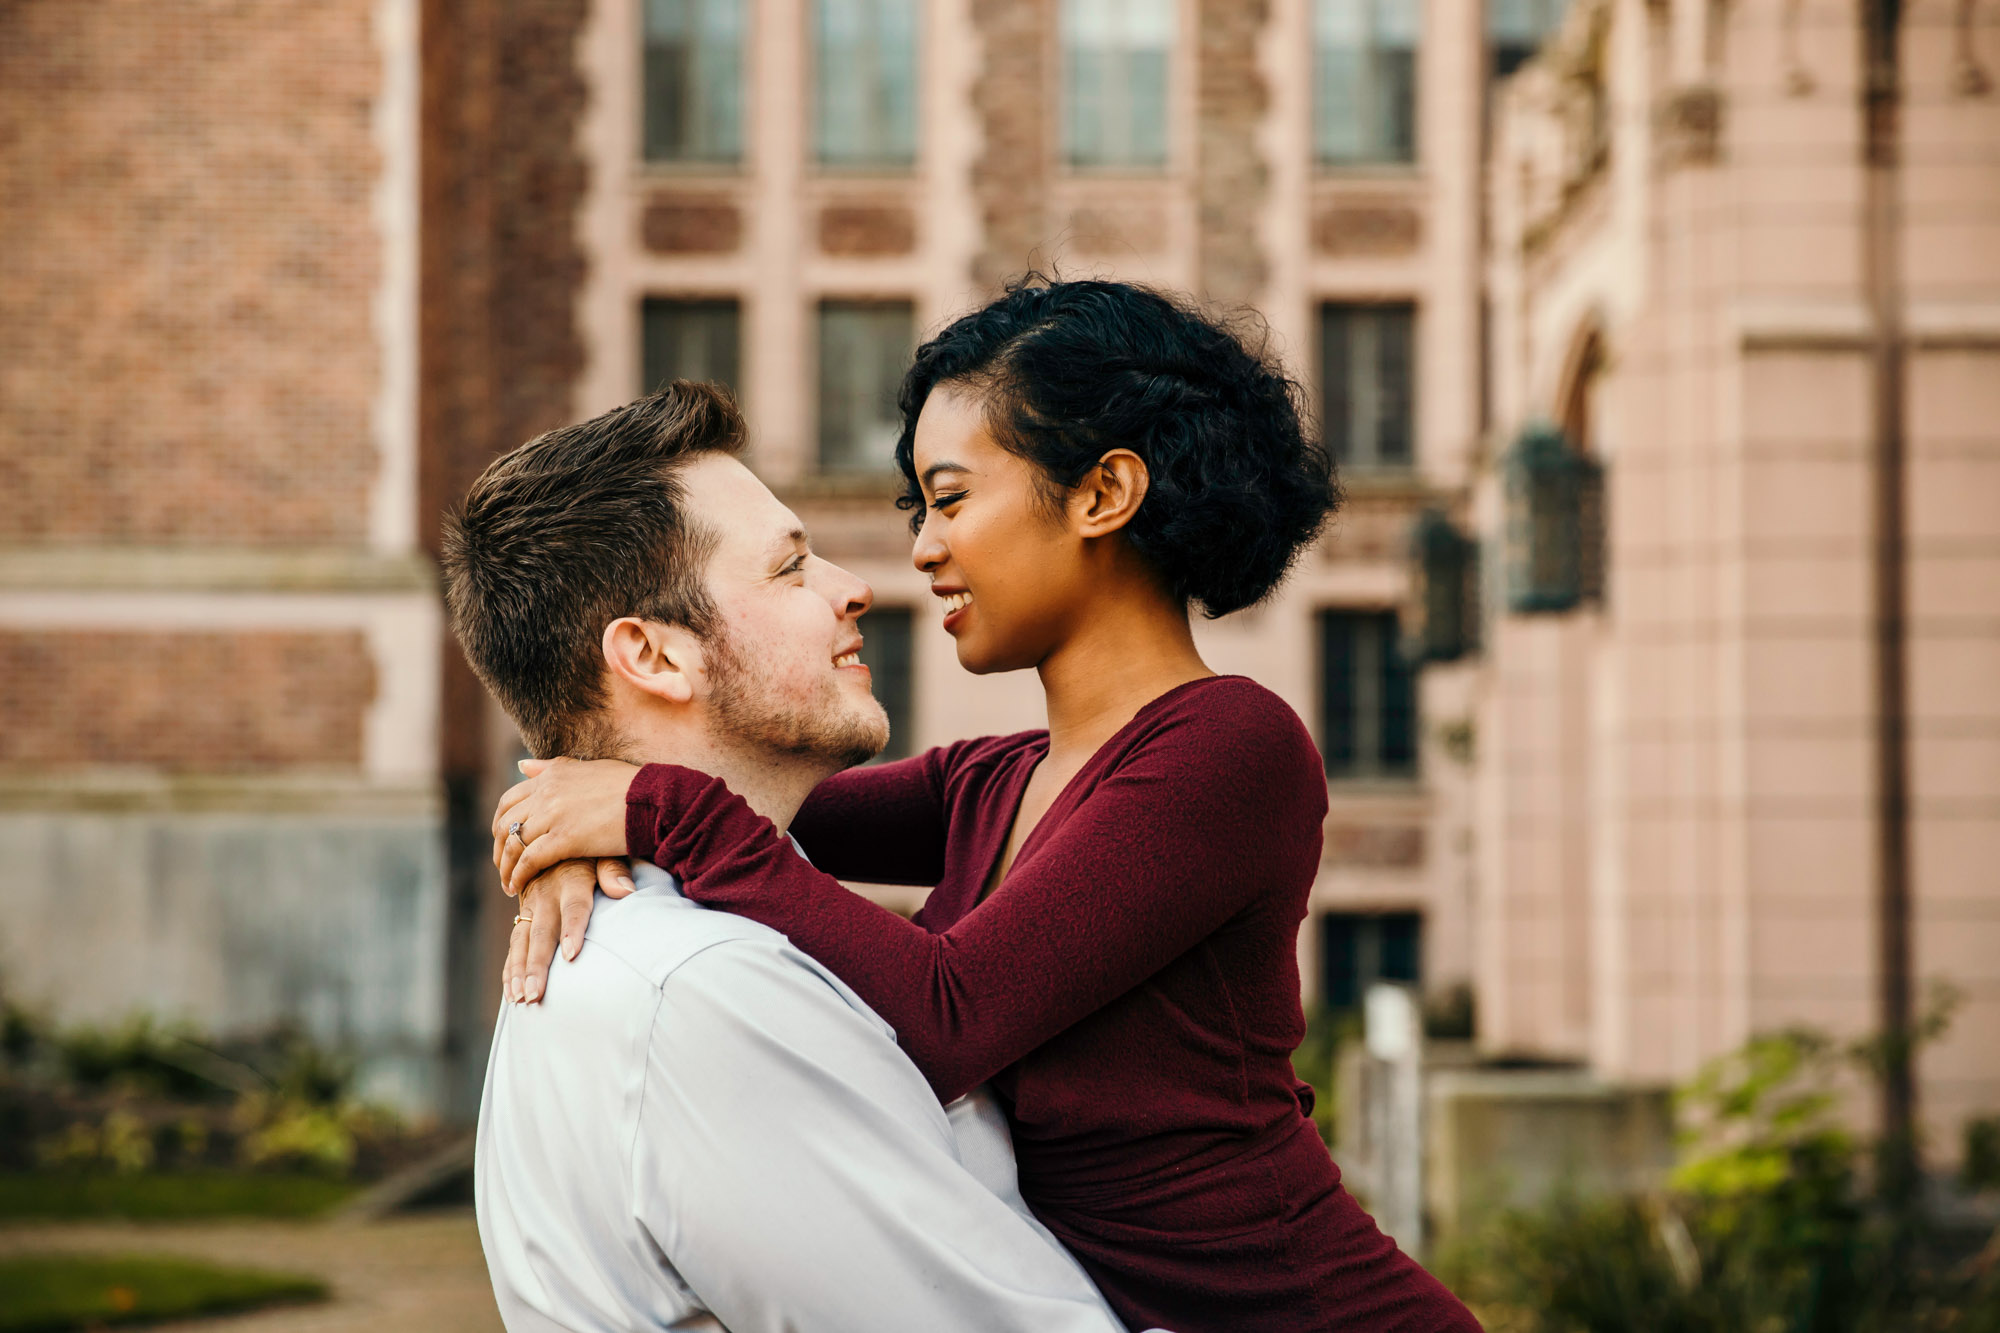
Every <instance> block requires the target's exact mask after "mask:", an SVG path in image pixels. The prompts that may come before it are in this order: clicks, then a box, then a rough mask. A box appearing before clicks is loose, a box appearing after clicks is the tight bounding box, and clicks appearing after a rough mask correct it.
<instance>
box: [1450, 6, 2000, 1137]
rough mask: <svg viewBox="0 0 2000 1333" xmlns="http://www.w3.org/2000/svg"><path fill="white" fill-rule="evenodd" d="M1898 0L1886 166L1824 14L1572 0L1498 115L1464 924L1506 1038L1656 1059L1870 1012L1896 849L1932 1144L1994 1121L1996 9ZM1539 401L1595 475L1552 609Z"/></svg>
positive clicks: (1858, 39)
mask: <svg viewBox="0 0 2000 1333" xmlns="http://www.w3.org/2000/svg"><path fill="white" fill-rule="evenodd" d="M1902 9H1903V11H1904V12H1903V15H1902V19H1901V25H1900V33H1899V46H1900V50H1899V52H1898V53H1897V56H1898V58H1897V59H1896V60H1895V61H1894V63H1893V66H1892V67H1893V68H1894V69H1895V70H1896V71H1897V78H1896V80H1895V83H1894V84H1893V85H1890V84H1887V83H1886V82H1885V83H1881V84H1878V85H1876V86H1877V87H1879V88H1885V89H1886V88H1891V87H1893V90H1894V92H1895V94H1896V99H1897V101H1898V102H1899V103H1900V106H1899V107H1898V108H1897V114H1895V115H1893V116H1890V117H1885V118H1884V119H1883V120H1882V121H1880V122H1877V123H1880V124H1882V125H1883V126H1884V128H1885V130H1886V131H1887V132H1886V133H1885V134H1884V136H1883V138H1882V139H1881V140H1880V141H1877V142H1876V143H1875V146H1874V147H1873V148H1872V150H1871V140H1870V139H1869V137H1868V133H1869V126H1870V124H1871V118H1870V116H1869V115H1868V114H1866V98H1865V94H1866V92H1867V90H1868V87H1869V84H1868V81H1867V80H1866V78H1865V77H1864V74H1865V71H1866V69H1867V66H1866V64H1865V62H1864V57H1865V50H1866V47H1865V42H1864V34H1863V28H1862V25H1861V21H1860V19H1861V15H1862V13H1863V10H1864V7H1863V6H1858V5H1852V4H1845V3H1835V2H1834V0H1824V2H1822V0H1804V3H1795V4H1784V5H1781V4H1776V3H1772V4H1735V5H1712V4H1706V3H1699V2H1691V3H1640V2H1639V0H1629V2H1628V0H1578V3H1577V4H1576V5H1575V6H1573V8H1572V11H1571V13H1570V16H1569V21H1568V23H1567V25H1566V26H1565V27H1564V29H1563V30H1562V31H1561V33H1560V35H1559V36H1558V37H1556V38H1555V39H1554V40H1553V41H1552V42H1551V43H1550V45H1549V46H1547V47H1546V48H1544V51H1543V54H1542V57H1541V58H1540V59H1539V60H1538V61H1537V62H1536V63H1535V64H1534V65H1532V66H1530V67H1529V68H1528V70H1526V71H1525V72H1523V73H1522V74H1521V75H1520V76H1519V77H1518V78H1516V79H1515V80H1514V81H1513V82H1512V83H1511V85H1510V86H1509V87H1508V88H1507V89H1506V91H1505V92H1504V94H1503V95H1502V97H1501V109H1500V112H1499V114H1498V116H1497V120H1496V128H1495V137H1494V141H1493V158H1492V163H1491V167H1490V177H1489V183H1490V187H1491V191H1492V195H1491V198H1492V207H1491V227H1492V236H1493V246H1492V253H1491V263H1492V267H1491V273H1490V287H1491V291H1492V293H1493V298H1494V312H1495V313H1494V321H1493V329H1494V337H1493V384H1494V399H1495V418H1496V422H1497V423H1498V425H1499V426H1500V427H1501V429H1500V430H1498V431H1497V432H1496V434H1495V436H1494V437H1493V447H1492V450H1491V452H1489V454H1488V455H1487V456H1486V457H1485V459H1484V460H1483V463H1482V466H1481V468H1480V470H1479V472H1478V480H1477V484H1476V487H1475V489H1474V493H1473V495H1472V496H1471V497H1470V504H1469V516H1470V519H1471V522H1472V523H1473V525H1474V526H1475V527H1476V529H1477V531H1478V532H1479V533H1480V535H1481V536H1482V538H1483V540H1484V543H1485V547H1486V549H1487V550H1489V551H1492V552H1495V553H1500V554H1498V556H1497V558H1496V559H1495V560H1493V561H1491V562H1489V563H1490V564H1491V565H1492V566H1493V568H1492V569H1491V571H1490V572H1491V573H1492V574H1493V575H1494V576H1495V577H1494V578H1493V580H1492V581H1491V583H1490V593H1489V598H1488V601H1489V605H1490V606H1491V607H1492V617H1493V618H1492V622H1491V625H1490V633H1489V635H1488V640H1489V651H1488V654H1487V656H1486V659H1485V661H1484V662H1483V663H1482V666H1481V668H1480V680H1479V683H1478V687H1477V697H1478V705H1477V716H1478V722H1479V737H1480V743H1479V757H1478V780H1477V781H1478V805H1479V817H1478V820H1477V829H1478V844H1479V848H1480V851H1479V858H1478V859H1479V868H1478V878H1479V894H1478V904H1479V907H1478V913H1477V915H1476V917H1475V919H1474V923H1473V937H1474V939H1475V940H1476V942H1477V943H1476V948H1475V957H1476V963H1475V974H1476V976H1477V989H1478V994H1479V998H1480V1005H1481V1007H1480V1020H1481V1034H1480V1035H1481V1040H1482V1043H1483V1044H1484V1045H1485V1046H1487V1047H1488V1049H1490V1050H1494V1051H1520V1052H1527V1053H1534V1054H1544V1055H1560V1056H1567V1057H1570V1058H1574V1059H1579V1060H1584V1061H1587V1062H1588V1063H1589V1064H1590V1065H1591V1067H1592V1068H1594V1069H1595V1070H1597V1071H1598V1072H1600V1073H1601V1074H1604V1075H1606V1076H1608V1077H1611V1078H1614V1079H1619V1080H1627V1081H1638V1082H1644V1083H1659V1082H1666V1081H1669V1080H1679V1079H1682V1078H1685V1077H1686V1076H1687V1075H1688V1074H1689V1073H1691V1072H1692V1071H1693V1069H1694V1068H1695V1067H1696V1066H1697V1065H1698V1064H1699V1063H1700V1062H1701V1061H1703V1060H1706V1059H1708V1058H1711V1057H1713V1056H1715V1055H1717V1054H1720V1053H1722V1052H1724V1051H1726V1050H1729V1049H1732V1048H1733V1047H1735V1046H1736V1045H1738V1044H1740V1043H1741V1042H1742V1041H1743V1040H1744V1039H1745V1038H1746V1037H1748V1036H1749V1035H1751V1034H1752V1033H1756V1032H1762V1031H1770V1030H1774V1029H1777V1028H1781V1027H1786V1026H1789V1025H1793V1024H1809V1025H1812V1026H1815V1027H1818V1028H1821V1029H1823V1030H1826V1031H1829V1032H1832V1033H1835V1034H1837V1035H1841V1036H1860V1035H1864V1034H1869V1033H1873V1032H1877V1031H1880V1030H1882V1028H1883V1026H1884V1008H1883V1004H1884V985H1883V983H1884V977H1885V968H1894V967H1895V966H1897V965H1896V964H1894V963H1892V962H1889V961H1886V955H1885V951H1884V946H1883V942H1884V939H1885V926H1884V916H1883V911H1882V902H1883V899H1882V893H1883V886H1884V882H1885V877H1886V876H1895V875H1896V874H1897V872H1896V869H1895V866H1894V860H1895V858H1896V857H1897V855H1898V853H1897V852H1896V851H1895V847H1896V845H1897V843H1898V842H1900V843H1901V844H1902V846H1903V847H1904V848H1905V849H1906V850H1905V852H1904V853H1902V855H1903V856H1904V858H1905V859H1904V861H1903V869H1902V871H1901V877H1902V879H1903V880H1904V881H1905V882H1906V883H1907V886H1908V897H1909V906H1908V909H1907V916H1906V919H1907V921H1908V923H1909V930H1910V936H1911V941H1910V945H1909V947H1908V950H1907V953H1906V959H1907V962H1906V966H1907V968H1908V971H1909V975H1910V978H1911V986H1910V990H1912V991H1914V992H1916V994H1917V996H1918V1003H1919V1005H1921V1003H1922V990H1923V988H1925V987H1926V986H1927V985H1929V984H1930V983H1932V982H1944V983H1947V984H1949V985H1950V986H1951V987H1953V988H1955V989H1956V991H1957V992H1958V993H1959V996H1960V1001H1961V1003H1960V1007H1959V1009H1958V1010H1957V1012H1956V1014H1955V1017H1954V1021H1953V1023H1952V1026H1951V1028H1950V1030H1949V1032H1948V1033H1947V1034H1946V1036H1945V1037H1944V1038H1943V1039H1942V1040H1941V1041H1939V1042H1938V1043H1937V1044H1936V1045H1935V1046H1932V1047H1930V1048H1928V1049H1926V1050H1925V1051H1924V1052H1923V1053H1922V1056H1921V1059H1920V1061H1919V1066H1918V1068H1919V1078H1918V1080H1917V1088H1916V1093H1917V1103H1918V1106H1919V1108H1920V1109H1921V1111H1922V1113H1923V1119H1924V1123H1925V1125H1926V1127H1927V1128H1928V1130H1929V1133H1930V1141H1931V1148H1932V1150H1933V1151H1935V1152H1936V1153H1938V1154H1939V1156H1940V1157H1942V1158H1945V1159H1949V1158H1950V1157H1952V1156H1953V1155H1954V1154H1955V1153H1956V1151H1957V1149H1958V1146H1959V1138H1958V1126H1959V1124H1960V1123H1961V1122H1962V1121H1963V1119H1964V1118H1965V1117H1966V1116H1968V1115H1971V1114H1975V1113H1983V1114H1988V1115H1990V1114H1992V1113H1993V1111H1994V1109H1995V1107H1996V1106H2000V880H1996V878H1995V875H1994V870H1993V867H1994V865H1995V863H1996V856H2000V388H1996V386H2000V157H1996V156H1995V151H1996V146H2000V102H1996V99H1995V97H1994V95H1993V82H1992V70H1993V62H1994V61H1995V60H2000V14H1996V13H1995V12H1994V11H1993V10H1992V8H1991V7H1990V6H1983V5H1978V6H1976V5H1948V4H1942V3H1937V4H1924V3H1917V4H1908V5H1904V6H1902ZM1885 170H1886V171H1887V174H1886V175H1883V176H1878V177H1877V180H1876V184H1877V185H1878V186H1881V187H1882V193H1881V194H1880V195H1879V196H1876V195H1871V181H1870V176H1871V173H1876V172H1881V171H1885ZM1885 373H1888V374H1892V375H1893V376H1894V380H1893V381H1892V385H1893V386H1894V387H1892V388H1891V389H1890V392H1891V393H1894V394H1896V395H1899V397H1900V403H1898V402H1896V401H1895V400H1894V399H1893V398H1892V399H1890V400H1889V401H1888V402H1887V403H1886V404H1885V400H1884V397H1883V394H1884V389H1883V380H1882V378H1881V377H1882V376H1883V375H1884V374H1885ZM1538 422H1539V423H1546V424H1548V425H1552V426H1554V427H1557V428H1559V429H1560V430H1561V432H1562V435H1563V437H1564V438H1565V442H1566V444H1567V445H1568V447H1569V448H1570V449H1571V450H1573V451H1574V452H1575V453H1576V454H1577V455H1578V456H1579V457H1581V458H1584V459H1587V460H1588V462H1589V464H1590V466H1591V467H1592V468H1593V469H1594V470H1596V471H1597V473H1598V475H1599V476H1601V482H1599V485H1600V486H1601V503H1600V504H1598V505H1596V506H1595V508H1596V516H1595V517H1594V518H1593V515H1591V514H1590V513H1589V512H1585V513H1584V514H1583V515H1582V517H1583V520H1584V523H1583V527H1584V529H1585V530H1584V531H1582V532H1581V533H1580V538H1581V542H1582V544H1583V546H1584V547H1585V548H1590V547H1593V546H1594V547H1595V548H1596V551H1595V552H1593V551H1591V550H1589V549H1586V550H1585V552H1584V555H1585V561H1584V563H1585V564H1586V565H1596V566H1598V568H1597V570H1596V572H1595V573H1594V575H1591V576H1590V577H1587V578H1585V579H1584V580H1583V583H1582V586H1581V587H1579V588H1576V589H1574V590H1573V591H1574V592H1575V593H1576V594H1577V595H1576V596H1574V597H1572V598H1570V599H1568V600H1569V601H1570V605H1569V606H1568V607H1567V608H1566V609H1562V610H1560V611H1557V610H1556V609H1555V608H1553V607H1551V606H1548V605H1546V604H1545V605H1542V606H1539V607H1530V608H1526V609H1523V608H1522V606H1521V602H1522V600H1523V596H1522V595H1523V594H1524V593H1526V592H1531V591H1532V589H1529V588H1527V587H1525V586H1524V579H1526V580H1527V581H1532V579H1531V578H1530V577H1529V571H1527V570H1526V569H1525V563H1526V562H1527V561H1528V560H1529V559H1530V557H1529V555H1528V551H1527V548H1528V545H1529V544H1530V543H1531V542H1532V541H1533V540H1534V533H1533V532H1532V531H1531V530H1530V529H1532V527H1533V520H1532V519H1531V518H1529V517H1527V516H1525V515H1524V514H1523V512H1522V508H1521V505H1520V503H1519V497H1520V493H1521V492H1520V487H1521V486H1522V484H1523V480H1524V479H1523V478H1520V477H1517V476H1516V475H1515V473H1516V470H1517V469H1518V466H1519V455H1518V454H1517V453H1516V452H1515V450H1516V446H1515V445H1514V444H1513V441H1514V440H1515V438H1516V437H1517V435H1518V434H1519V433H1520V432H1522V431H1523V430H1525V429H1527V428H1530V427H1532V426H1534V425H1535V424H1536V423H1538ZM1885 442H1886V445H1888V446H1890V447H1892V448H1893V451H1894V458H1893V459H1891V458H1890V457H1888V456H1885V452H1884V450H1885ZM1510 487H1512V488H1514V490H1513V493H1512V496H1511V498H1510ZM1899 491H1900V501H1899V500H1898V492H1899ZM1885 506H1886V510H1887V512H1886V513H1885ZM1586 508H1588V507H1586ZM1898 528H1900V533H1898V532H1897V529H1898ZM1510 580H1511V582H1510ZM1885 580H1886V582H1887V588H1886V589H1885ZM1896 600H1900V602H1901V606H1900V609H1899V608H1898V607H1897V606H1896V605H1895V601H1896ZM1885 634H1886V635H1888V640H1887V642H1888V643H1889V645H1890V646H1891V647H1893V649H1894V652H1895V656H1896V659H1897V660H1899V661H1900V663H1901V667H1900V671H1901V674H1902V677H1903V683H1902V686H1901V688H1900V689H1896V688H1895V687H1894V684H1893V681H1894V677H1895V675H1896V673H1897V670H1898V669H1897V668H1896V667H1895V666H1894V665H1891V666H1889V667H1887V668H1886V678H1885V660H1884V652H1885V647H1884V644H1885V639H1884V635H1885ZM1885 691H1886V696H1885ZM1892 710H1900V713H1901V716H1902V720H1901V721H1900V722H1897V721H1896V713H1895V711H1892ZM1885 716H1887V718H1888V722H1889V726H1888V727H1887V728H1886V729H1885ZM1897 733H1900V737H1901V739H1900V740H1896V739H1885V738H1893V737H1894V736H1895V735H1896V734H1897ZM1885 746H1886V747H1887V748H1886V749H1885ZM1898 751H1900V756H1901V758H1900V761H1899V768H1900V771H1901V777H1900V778H1899V777H1896V776H1894V775H1885V767H1884V764H1885V756H1887V757H1889V758H1894V757H1895V756H1896V754H1897V752H1898ZM1897 787H1901V788H1902V789H1903V790H1904V791H1905V793H1906V794H1905V796H1904V797H1903V798H1902V799H1901V800H1900V801H1897V802H1895V803H1893V804H1892V803H1890V802H1889V801H1887V800H1886V799H1885V797H1886V796H1887V795H1888V794H1889V793H1892V792H1893V791H1894V790H1895V789H1896V788H1897ZM1898 806H1900V810H1899V809H1898V808H1897V807H1898ZM1892 821H1893V822H1892ZM1898 824H1899V825H1900V829H1898V828H1897V827H1896V825H1898ZM1891 882H1892V883H1893V882H1894V881H1893V879H1892V880H1891ZM1886 929H1888V930H1891V931H1893V929H1894V928H1893V927H1887V928H1886ZM1888 975H1891V976H1893V975H1894V973H1893V971H1891V972H1890V973H1889V974H1888Z"/></svg>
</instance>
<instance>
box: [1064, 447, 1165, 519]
mask: <svg viewBox="0 0 2000 1333" xmlns="http://www.w3.org/2000/svg"><path fill="white" fill-rule="evenodd" d="M1152 480H1153V476H1152V473H1150V472H1149V471H1147V470H1146V460H1145V459H1143V458H1141V457H1139V455H1137V454H1135V453H1133V452H1132V451H1131V450H1130V449H1113V450H1112V451H1111V452H1110V453H1108V454H1106V455H1104V457H1102V458H1100V459H1098V460H1097V466H1096V467H1094V468H1092V469H1091V470H1090V471H1089V472H1088V473H1087V474H1086V475H1085V476H1084V478H1083V480H1082V481H1080V482H1078V483H1077V485H1076V487H1075V489H1074V490H1072V491H1071V492H1070V495H1069V504H1068V506H1067V507H1068V509H1069V516H1070V522H1071V523H1072V524H1073V525H1074V526H1075V528H1076V532H1077V535H1078V536H1079V537H1108V536H1110V535H1111V534H1112V533H1114V532H1116V531H1118V530H1119V529H1120V528H1122V527H1124V526H1125V525H1126V524H1127V523H1130V522H1131V521H1132V518H1133V516H1134V515H1135V514H1137V513H1138V512H1139V505H1140V504H1141V503H1142V502H1143V501H1144V500H1145V498H1146V489H1147V487H1148V486H1150V485H1151V484H1152Z"/></svg>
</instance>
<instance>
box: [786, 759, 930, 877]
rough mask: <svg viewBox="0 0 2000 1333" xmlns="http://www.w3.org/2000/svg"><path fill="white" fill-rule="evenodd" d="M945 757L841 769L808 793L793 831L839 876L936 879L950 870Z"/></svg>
mask: <svg viewBox="0 0 2000 1333" xmlns="http://www.w3.org/2000/svg"><path fill="white" fill-rule="evenodd" d="M944 758H945V757H944V755H943V754H942V753H941V752H939V751H937V750H931V751H927V752H926V753H924V754H920V755H916V756H914V757H912V758H909V759H899V760H897V761H895V762H894V763H889V764H870V765H867V766H865V767H861V768H850V769H848V770H847V771H846V772H845V773H836V774H834V775H833V776H832V777H830V778H828V779H827V780H826V781H825V782H822V783H820V785H819V786H817V787H815V788H814V789H813V792H812V795H810V796H808V797H807V798H806V802H805V804H804V805H803V806H801V807H800V808H799V813H798V815H797V817H795V818H794V819H793V820H792V827H791V832H792V834H793V836H794V837H796V838H798V840H799V844H800V845H801V846H803V847H804V848H805V849H806V852H807V854H808V855H809V856H811V857H812V860H813V864H814V865H816V866H818V867H820V869H822V870H824V871H826V873H827V874H829V875H832V876H834V877H835V878H837V879H850V880H859V881H861V882H862V883H865V884H923V885H931V884H936V883H937V882H938V879H939V877H941V876H942V875H943V874H944V842H945V804H944V776H943V764H944Z"/></svg>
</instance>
